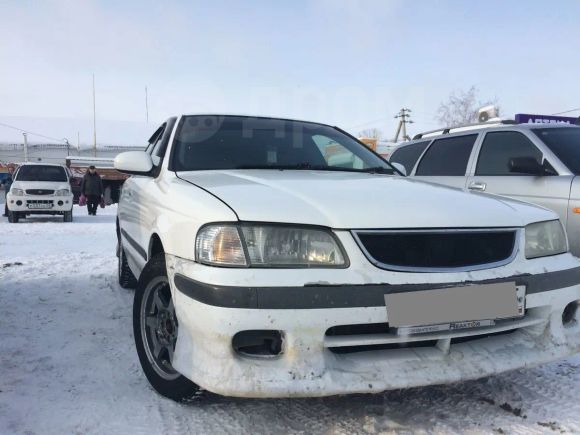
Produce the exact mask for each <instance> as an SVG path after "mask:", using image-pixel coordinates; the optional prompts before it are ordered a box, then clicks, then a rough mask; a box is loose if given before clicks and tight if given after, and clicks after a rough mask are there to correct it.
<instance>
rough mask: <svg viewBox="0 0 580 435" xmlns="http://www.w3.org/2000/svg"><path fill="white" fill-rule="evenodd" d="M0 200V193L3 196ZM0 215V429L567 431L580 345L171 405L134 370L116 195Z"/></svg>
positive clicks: (577, 413)
mask: <svg viewBox="0 0 580 435" xmlns="http://www.w3.org/2000/svg"><path fill="white" fill-rule="evenodd" d="M1 207H2V208H3V205H2V206H1ZM74 212H75V218H74V222H73V223H63V222H62V218H60V217H59V218H51V217H35V218H32V219H27V220H24V221H22V222H21V223H18V224H8V222H7V220H6V219H5V218H2V220H1V221H0V433H1V434H14V433H26V434H41V433H42V434H45V433H54V434H64V433H82V434H87V433H89V434H92V433H99V434H100V433H106V434H116V433H152V434H158V433H211V434H216V433H236V434H237V433H330V434H334V433H345V434H347V433H348V434H350V433H392V432H394V433H431V432H438V433H454V432H459V431H461V432H470V433H574V432H580V356H576V357H573V358H569V359H567V360H563V361H559V362H556V363H552V364H550V365H546V366H543V367H540V368H532V369H527V370H521V371H517V372H513V373H508V374H504V375H500V376H494V377H489V378H484V379H481V380H478V381H469V382H463V383H457V384H453V385H447V386H436V387H427V388H414V389H409V390H396V391H390V392H386V393H384V394H378V395H355V396H341V397H332V398H324V399H292V400H257V399H252V400H250V399H248V400H244V399H229V398H222V397H217V396H214V395H211V394H207V395H206V396H205V397H203V398H202V399H201V400H198V401H195V402H192V403H188V404H177V403H174V402H172V401H170V400H167V399H164V398H162V397H160V396H159V395H157V394H156V393H155V392H154V391H153V390H152V389H151V387H150V386H149V384H148V382H147V380H146V379H145V377H144V375H143V374H142V371H141V368H140V366H139V362H138V359H137V354H136V352H135V349H134V344H133V336H132V320H131V313H132V311H131V310H132V298H133V292H132V291H129V290H124V289H122V288H121V287H119V285H118V284H117V277H116V260H117V259H116V257H115V244H116V240H115V213H116V208H115V207H108V208H106V209H105V210H99V213H100V214H99V215H97V216H87V215H86V210H85V209H83V208H75V210H74Z"/></svg>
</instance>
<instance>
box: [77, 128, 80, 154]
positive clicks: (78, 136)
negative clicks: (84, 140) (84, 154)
mask: <svg viewBox="0 0 580 435" xmlns="http://www.w3.org/2000/svg"><path fill="white" fill-rule="evenodd" d="M77 154H78V155H79V156H80V155H81V132H80V131H77Z"/></svg>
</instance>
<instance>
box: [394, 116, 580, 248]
mask: <svg viewBox="0 0 580 435" xmlns="http://www.w3.org/2000/svg"><path fill="white" fill-rule="evenodd" d="M390 161H391V162H393V163H394V162H396V163H399V164H402V165H403V166H405V168H406V172H407V173H408V174H409V175H411V176H412V177H415V178H419V179H421V180H424V181H429V182H433V183H439V184H444V185H447V186H451V187H458V188H462V189H469V190H473V191H480V192H486V193H491V194H496V195H504V196H508V197H512V198H515V199H518V200H522V201H527V202H532V203H535V204H538V205H541V206H543V207H547V208H549V209H552V210H554V211H555V212H556V213H558V215H559V217H560V220H561V221H562V223H563V224H564V226H565V227H566V229H567V232H568V236H569V239H570V248H571V251H572V253H573V254H574V255H576V256H580V178H579V177H578V175H580V127H578V126H574V125H567V124H542V125H538V124H514V123H496V124H491V125H486V124H483V125H477V126H472V127H468V128H457V129H451V130H449V131H448V133H443V132H442V131H437V132H434V133H431V134H427V135H419V136H418V137H417V139H416V140H413V141H412V142H409V143H406V144H404V145H401V146H400V147H399V148H397V149H396V150H395V152H394V154H393V155H392V156H391V159H390Z"/></svg>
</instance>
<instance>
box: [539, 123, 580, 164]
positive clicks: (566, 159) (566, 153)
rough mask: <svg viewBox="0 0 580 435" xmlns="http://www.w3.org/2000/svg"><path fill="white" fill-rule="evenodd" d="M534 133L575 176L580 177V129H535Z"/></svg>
mask: <svg viewBox="0 0 580 435" xmlns="http://www.w3.org/2000/svg"><path fill="white" fill-rule="evenodd" d="M532 131H533V132H534V134H536V136H538V137H539V138H540V139H541V140H542V142H544V143H545V144H546V145H547V146H548V148H550V150H551V151H552V152H553V153H554V154H556V156H557V157H558V158H559V159H560V160H561V161H562V163H564V164H565V165H566V166H567V167H568V169H570V171H571V172H572V173H573V174H574V175H580V128H578V127H561V128H535V129H533V130H532Z"/></svg>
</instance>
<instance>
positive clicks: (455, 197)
mask: <svg viewBox="0 0 580 435" xmlns="http://www.w3.org/2000/svg"><path fill="white" fill-rule="evenodd" d="M177 176H178V177H179V178H181V179H183V180H186V181H188V182H190V183H192V184H194V185H196V186H198V187H200V188H202V189H204V190H206V191H208V192H209V193H211V194H213V195H215V196H216V197H218V198H219V199H220V200H222V201H223V202H224V203H226V204H227V205H228V206H229V207H231V208H232V209H233V210H234V212H235V213H236V214H237V215H238V218H239V219H240V220H243V221H262V222H281V223H303V224H311V225H322V226H326V227H331V228H337V229H338V228H343V229H356V228H460V227H461V228H473V227H522V226H525V225H527V224H529V223H531V222H538V221H542V220H550V219H557V216H556V214H555V213H553V212H551V211H548V210H546V209H543V208H541V207H536V206H532V205H528V204H526V203H521V202H517V201H511V200H507V199H504V198H498V197H493V196H490V195H486V194H481V193H469V192H464V191H461V190H459V189H453V188H449V187H443V186H440V185H435V184H430V183H425V182H422V181H418V180H413V179H409V178H403V177H398V176H386V175H380V174H367V173H353V172H332V171H289V170H284V171H282V170H223V171H215V170H214V171H195V172H179V173H177Z"/></svg>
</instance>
